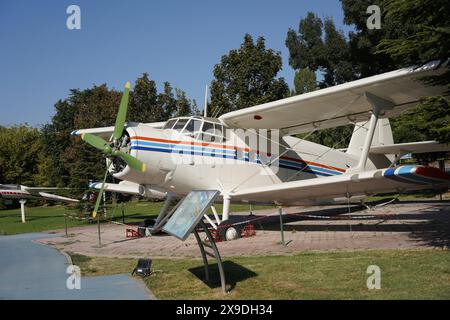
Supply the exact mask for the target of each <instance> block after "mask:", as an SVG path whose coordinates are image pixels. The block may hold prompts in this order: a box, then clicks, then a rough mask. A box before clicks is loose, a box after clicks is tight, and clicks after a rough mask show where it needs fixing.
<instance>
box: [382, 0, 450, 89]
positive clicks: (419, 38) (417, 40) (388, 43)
mask: <svg viewBox="0 0 450 320" xmlns="http://www.w3.org/2000/svg"><path fill="white" fill-rule="evenodd" d="M384 8H385V16H386V18H387V19H389V20H390V21H397V23H398V24H400V25H402V26H410V27H408V28H403V30H404V32H403V33H401V34H396V36H392V35H387V36H386V37H385V38H384V39H382V40H381V41H380V42H379V43H378V45H377V46H376V48H377V49H378V51H377V53H378V54H385V55H389V56H390V57H391V58H392V59H393V60H394V61H395V62H396V63H397V64H398V65H402V66H405V65H414V64H420V63H425V62H428V61H430V60H437V59H440V60H441V61H447V60H448V59H449V52H450V2H449V1H447V0H417V1H404V0H384ZM431 80H433V81H432V82H434V83H436V84H443V85H447V86H449V85H450V68H447V72H445V73H444V74H443V75H440V76H437V77H433V78H432V79H431Z"/></svg>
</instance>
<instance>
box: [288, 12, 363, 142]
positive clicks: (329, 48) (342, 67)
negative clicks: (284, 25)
mask: <svg viewBox="0 0 450 320" xmlns="http://www.w3.org/2000/svg"><path fill="white" fill-rule="evenodd" d="M286 47H287V48H288V50H289V64H290V65H291V66H292V67H293V68H294V69H295V70H297V71H296V74H295V78H294V85H295V91H296V93H297V94H301V93H306V92H310V91H313V90H315V89H316V88H317V84H316V77H315V72H319V71H321V72H322V73H323V80H322V81H321V82H320V83H319V84H318V85H319V86H320V87H322V88H324V87H329V86H333V85H336V84H340V83H344V82H347V81H351V80H353V79H354V77H355V75H354V71H353V67H352V62H351V55H350V46H349V44H348V42H347V40H346V38H345V36H344V34H343V32H342V31H338V30H337V29H336V27H335V25H334V23H333V21H332V20H331V19H330V18H325V19H324V21H322V20H321V19H320V18H318V17H317V16H316V15H315V14H314V13H312V12H309V13H308V14H307V15H306V17H305V18H304V19H301V20H300V22H299V28H298V33H296V32H295V31H294V30H293V29H289V31H288V33H287V37H286ZM352 131H353V128H352V126H351V125H348V126H343V127H339V128H331V129H325V130H319V131H316V132H313V133H308V134H301V135H298V136H299V137H300V138H306V139H307V140H309V141H312V142H315V143H319V144H323V145H327V146H329V147H334V148H343V147H346V146H347V145H348V143H349V141H350V137H351V134H352Z"/></svg>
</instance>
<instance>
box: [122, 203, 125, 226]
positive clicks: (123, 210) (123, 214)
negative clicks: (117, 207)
mask: <svg viewBox="0 0 450 320" xmlns="http://www.w3.org/2000/svg"><path fill="white" fill-rule="evenodd" d="M122 223H123V224H125V208H124V207H123V202H122Z"/></svg>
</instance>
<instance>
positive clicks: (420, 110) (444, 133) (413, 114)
mask: <svg viewBox="0 0 450 320" xmlns="http://www.w3.org/2000/svg"><path fill="white" fill-rule="evenodd" d="M449 110H450V103H449V101H448V99H446V98H444V97H431V98H424V99H422V101H421V103H420V104H419V105H417V106H416V107H415V108H413V109H411V110H408V111H407V112H405V113H404V114H403V115H402V116H401V117H398V118H394V119H392V120H391V123H392V127H393V133H394V137H395V141H396V143H402V142H412V141H426V140H436V141H439V142H441V143H449V142H450V113H449Z"/></svg>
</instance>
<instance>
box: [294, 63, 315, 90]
mask: <svg viewBox="0 0 450 320" xmlns="http://www.w3.org/2000/svg"><path fill="white" fill-rule="evenodd" d="M316 82H317V81H316V74H315V73H314V71H311V70H310V69H309V68H303V69H300V70H298V71H296V72H295V77H294V88H295V94H302V93H307V92H310V91H314V90H316V87H317V84H316Z"/></svg>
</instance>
